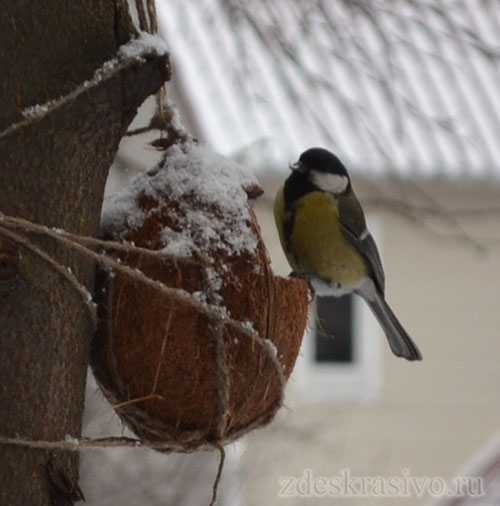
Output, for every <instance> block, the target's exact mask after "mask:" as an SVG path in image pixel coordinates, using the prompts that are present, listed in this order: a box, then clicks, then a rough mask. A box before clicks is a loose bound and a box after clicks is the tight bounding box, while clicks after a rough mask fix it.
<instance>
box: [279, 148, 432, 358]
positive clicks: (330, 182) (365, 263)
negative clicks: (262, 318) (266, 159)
mask: <svg viewBox="0 0 500 506" xmlns="http://www.w3.org/2000/svg"><path fill="white" fill-rule="evenodd" d="M290 168H291V169H292V173H291V174H290V176H289V177H288V178H287V180H286V181H285V184H284V186H283V187H282V188H281V189H280V190H279V191H278V193H277V195H276V199H275V203H274V216H275V220H276V225H277V228H278V232H279V236H280V241H281V245H282V247H283V250H284V251H285V254H286V257H287V259H288V262H289V263H290V265H291V267H292V269H293V274H294V275H297V276H301V277H304V278H306V279H307V280H308V281H309V283H310V284H311V286H312V288H313V290H314V292H315V293H316V294H317V295H334V296H337V297H339V296H342V295H345V294H348V293H356V294H357V295H359V296H361V297H362V298H363V299H364V300H365V301H366V303H367V304H368V306H369V307H370V309H371V310H372V312H373V314H374V315H375V317H376V318H377V320H378V322H379V324H380V325H381V327H382V328H383V330H384V332H385V335H386V336H387V340H388V341H389V345H390V347H391V350H392V352H393V353H394V354H395V355H397V356H398V357H403V358H406V359H407V360H422V355H421V354H420V351H419V349H418V348H417V346H416V345H415V343H414V342H413V341H412V340H411V338H410V336H409V335H408V334H407V333H406V331H405V329H404V328H403V326H402V325H401V323H399V321H398V319H397V318H396V316H395V315H394V313H393V312H392V310H391V308H390V307H389V305H388V304H387V302H386V301H385V298H384V292H385V275H384V269H383V267H382V262H381V260H380V255H379V252H378V249H377V245H376V244H375V241H374V240H373V237H372V235H371V234H370V232H369V231H368V229H367V228H366V220H365V216H364V213H363V209H362V208H361V205H360V203H359V201H358V199H357V197H356V195H355V193H354V191H353V188H352V184H351V179H350V177H349V174H348V173H347V170H346V168H345V167H344V165H343V164H342V162H341V161H340V160H339V159H338V158H337V157H336V156H335V155H334V154H333V153H330V152H329V151H327V150H326V149H322V148H311V149H308V150H307V151H304V153H302V155H301V156H300V158H299V160H298V162H297V163H295V164H293V165H291V166H290Z"/></svg>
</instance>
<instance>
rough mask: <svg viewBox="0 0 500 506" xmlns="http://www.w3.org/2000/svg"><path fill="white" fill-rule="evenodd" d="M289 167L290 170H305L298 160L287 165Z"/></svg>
mask: <svg viewBox="0 0 500 506" xmlns="http://www.w3.org/2000/svg"><path fill="white" fill-rule="evenodd" d="M289 167H290V170H292V171H293V170H297V171H299V172H304V170H305V167H304V165H303V164H302V162H301V161H300V160H298V161H296V162H295V163H291V164H290V165H289Z"/></svg>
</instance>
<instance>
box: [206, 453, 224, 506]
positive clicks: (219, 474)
mask: <svg viewBox="0 0 500 506" xmlns="http://www.w3.org/2000/svg"><path fill="white" fill-rule="evenodd" d="M217 450H219V467H218V468H217V474H216V476H215V480H214V484H213V486H212V500H211V501H210V505H209V506H215V504H216V502H217V491H218V490H219V485H220V480H221V477H222V471H223V469H224V462H225V461H226V452H225V450H224V447H223V446H217Z"/></svg>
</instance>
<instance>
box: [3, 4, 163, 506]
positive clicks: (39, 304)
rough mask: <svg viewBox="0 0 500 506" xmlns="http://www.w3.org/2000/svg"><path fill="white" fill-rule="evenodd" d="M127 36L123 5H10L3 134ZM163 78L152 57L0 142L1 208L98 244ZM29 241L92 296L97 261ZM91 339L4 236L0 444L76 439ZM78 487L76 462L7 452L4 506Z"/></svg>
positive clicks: (53, 500)
mask: <svg viewBox="0 0 500 506" xmlns="http://www.w3.org/2000/svg"><path fill="white" fill-rule="evenodd" d="M132 32H133V29H132V27H131V25H130V21H129V18H128V16H127V15H126V13H125V11H124V10H123V8H122V2H121V1H120V0H115V1H114V2H113V1H109V0H87V1H83V2H68V1H66V0H43V1H40V0H38V1H29V2H28V1H13V2H5V3H4V4H3V5H2V13H1V14H0V69H2V78H1V82H0V132H4V131H5V129H6V128H7V127H9V125H11V124H13V123H15V122H18V121H20V120H22V119H23V118H22V116H21V113H20V112H21V111H22V110H23V109H24V108H25V107H28V106H33V105H35V104H43V103H45V102H47V101H49V100H54V99H57V98H59V97H61V96H62V95H65V94H67V93H68V92H71V90H73V89H74V88H75V87H76V86H78V85H79V84H80V83H82V82H83V81H85V80H88V79H91V78H92V76H93V74H94V71H95V70H96V69H98V68H99V67H100V66H101V65H102V63H103V62H105V61H106V60H108V59H111V58H113V57H114V56H115V54H116V51H117V48H118V47H119V46H120V45H121V44H123V43H125V42H127V40H128V39H129V38H130V37H131V35H132ZM166 79H167V65H166V58H165V57H164V56H163V57H160V56H154V57H153V56H152V57H148V58H147V59H146V60H145V61H142V62H141V61H138V62H137V63H134V65H133V66H129V67H127V68H125V69H123V70H121V71H120V72H119V73H118V74H117V75H116V76H114V77H113V78H111V79H109V80H107V81H106V82H104V83H103V84H102V86H101V85H99V86H97V87H94V88H92V89H89V90H88V91H86V92H85V93H83V94H81V95H79V96H78V97H77V98H76V99H75V100H72V101H70V102H68V103H67V104H65V105H64V106H62V107H60V108H59V109H57V110H55V111H54V112H51V113H50V114H48V115H46V116H45V117H43V118H42V119H41V120H39V121H37V122H36V123H33V124H29V125H26V126H24V127H23V128H19V129H17V130H13V131H12V132H11V133H9V134H8V135H4V136H3V137H1V136H0V211H1V212H2V213H4V214H6V215H11V216H18V217H22V218H26V219H28V220H32V221H35V222H37V223H43V224H45V225H48V226H49V227H58V228H62V229H64V230H67V231H71V232H74V233H79V234H86V235H94V234H95V233H96V230H97V227H98V224H99V217H100V211H101V204H102V198H103V192H104V185H105V182H106V177H107V174H108V169H109V167H110V165H111V163H112V160H113V158H114V155H115V152H116V150H117V148H118V144H119V141H120V138H121V137H122V135H123V133H124V131H125V129H126V128H127V126H128V124H129V122H130V121H131V120H132V118H133V116H134V114H135V112H136V109H137V107H138V106H139V105H140V104H141V103H142V101H143V100H144V98H145V97H146V96H147V95H149V94H151V93H153V92H155V91H156V90H157V89H158V88H159V87H160V85H161V84H162V83H163V82H164V81H165V80H166ZM0 225H1V222H0ZM29 240H30V241H31V242H33V243H34V244H36V245H37V246H38V247H39V248H41V249H42V250H43V251H45V252H47V253H48V254H49V255H51V256H52V257H53V258H55V259H56V260H57V261H58V262H59V263H61V264H62V265H64V266H67V267H69V268H71V270H72V272H73V273H74V274H75V275H76V276H77V278H78V279H79V280H80V282H82V283H83V284H85V285H86V287H87V288H88V289H89V290H90V291H92V280H93V273H94V267H95V266H94V265H93V264H92V263H90V262H89V261H88V260H85V259H83V258H81V257H80V256H77V255H75V254H74V253H72V252H68V251H67V250H65V249H64V248H62V247H61V246H59V245H57V244H56V243H55V242H54V241H52V240H49V239H47V238H42V237H35V236H30V237H29ZM2 262H3V263H2ZM92 330H93V325H92V323H91V321H90V319H89V317H88V312H87V311H86V308H85V306H84V304H83V303H82V300H81V297H79V295H78V293H77V292H76V291H75V290H74V288H73V287H72V285H71V284H70V283H69V282H68V281H67V280H66V279H65V278H64V276H62V275H61V274H60V273H58V272H57V271H56V270H54V269H53V268H51V267H50V265H49V264H48V263H47V262H45V261H44V260H43V259H42V258H41V257H40V256H38V255H36V254H33V252H30V251H29V250H28V249H26V248H25V247H23V246H22V245H20V244H17V245H14V243H12V242H9V241H8V240H6V239H5V237H3V238H2V235H1V230H0V435H2V436H7V437H19V438H26V439H43V440H60V439H64V438H65V436H66V435H71V436H74V437H78V436H79V435H80V429H81V417H82V411H83V400H84V387H85V377H86V371H87V363H88V350H89V341H90V338H91V336H92ZM63 477H65V478H63ZM77 481H78V458H77V455H76V454H70V453H65V452H57V453H52V454H49V452H47V451H44V450H35V449H27V448H20V447H14V446H3V447H1V448H0V505H2V506H4V505H5V506H7V505H8V506H17V505H19V506H20V505H22V506H26V505H30V506H39V505H40V506H42V505H43V506H46V505H50V504H58V505H59V504H72V500H69V499H63V497H64V495H65V494H64V489H66V492H67V498H69V497H71V495H74V494H71V489H72V488H75V489H76V484H77Z"/></svg>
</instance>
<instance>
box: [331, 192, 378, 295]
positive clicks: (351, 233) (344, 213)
mask: <svg viewBox="0 0 500 506" xmlns="http://www.w3.org/2000/svg"><path fill="white" fill-rule="evenodd" d="M337 202H338V210H339V221H340V224H341V225H342V229H343V231H344V234H345V237H346V238H347V240H348V241H349V242H350V243H351V245H352V246H353V247H354V248H356V250H357V251H359V252H360V253H361V255H363V257H364V258H365V260H366V261H367V263H368V266H369V268H370V270H371V272H372V274H373V278H374V281H375V284H376V285H377V288H378V289H379V290H380V292H381V293H382V294H384V292H385V274H384V268H383V266H382V260H381V259H380V254H379V252H378V248H377V245H376V243H375V241H374V239H373V237H372V235H371V234H370V232H369V231H368V229H367V228H366V220H365V215H364V213H363V209H362V208H361V204H360V203H359V201H358V199H357V198H356V196H355V194H354V193H353V192H352V191H351V192H349V194H347V195H341V196H340V197H338V199H337Z"/></svg>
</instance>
